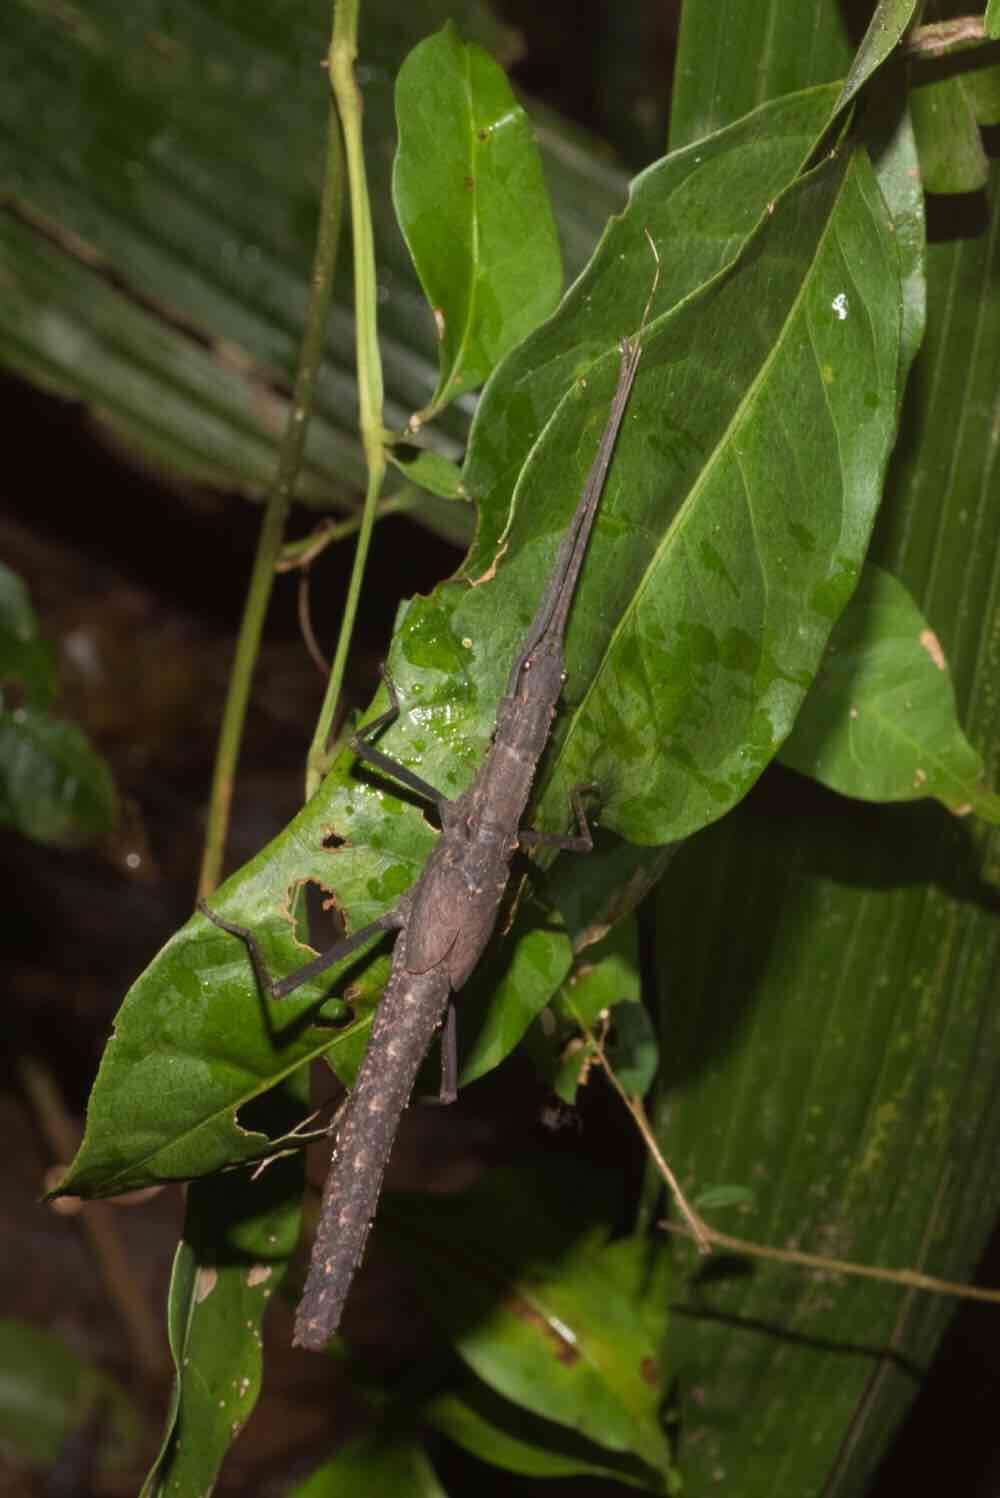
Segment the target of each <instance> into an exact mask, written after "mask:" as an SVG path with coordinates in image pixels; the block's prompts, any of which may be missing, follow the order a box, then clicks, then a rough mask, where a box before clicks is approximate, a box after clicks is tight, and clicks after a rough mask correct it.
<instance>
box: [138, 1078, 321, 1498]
mask: <svg viewBox="0 0 1000 1498" xmlns="http://www.w3.org/2000/svg"><path fill="white" fill-rule="evenodd" d="M303 1091H304V1085H302V1084H297V1085H296V1089H295V1092H296V1094H297V1095H295V1096H294V1101H295V1102H297V1103H298V1104H300V1105H301V1103H302V1102H303V1097H302V1093H303ZM291 1100H292V1096H291V1095H289V1096H286V1098H285V1099H284V1107H285V1110H286V1111H287V1104H288V1102H289V1101H291ZM282 1106H283V1104H282V1100H281V1099H280V1098H279V1099H278V1101H277V1102H272V1103H270V1104H269V1107H270V1108H272V1109H273V1108H275V1107H277V1108H278V1109H281V1108H282ZM302 1186H303V1168H302V1160H301V1156H296V1157H295V1158H285V1159H281V1160H277V1161H275V1162H273V1163H271V1164H270V1165H269V1166H268V1167H267V1169H266V1170H264V1171H263V1173H261V1174H257V1175H250V1174H248V1173H247V1172H245V1171H240V1172H235V1171H234V1172H231V1173H229V1174H226V1175H223V1176H220V1177H218V1178H217V1179H213V1180H209V1181H200V1182H196V1183H195V1184H194V1185H193V1186H191V1187H190V1189H189V1191H188V1199H187V1211H186V1215H185V1223H184V1236H183V1238H182V1239H181V1242H180V1244H179V1246H178V1249H177V1254H176V1257H175V1259H174V1269H173V1275H172V1277H171V1281H170V1292H169V1298H168V1304H167V1325H168V1331H169V1336H170V1350H171V1353H172V1354H173V1359H174V1366H175V1368H176V1370H177V1371H176V1375H175V1381H174V1390H173V1395H172V1398H171V1403H170V1409H169V1411H168V1415H167V1423H166V1431H165V1433H164V1438H163V1445H162V1447H161V1450H160V1453H159V1455H158V1457H157V1459H156V1462H155V1463H154V1465H153V1468H152V1470H151V1471H150V1473H149V1476H148V1477H147V1479H146V1482H145V1483H144V1485H143V1489H142V1498H156V1495H160V1494H162V1495H164V1498H166V1495H167V1494H169V1495H170V1498H175V1495H176V1498H200V1495H202V1494H206V1493H209V1492H211V1490H212V1487H213V1485H214V1483H215V1479H216V1477H217V1475H218V1472H219V1468H220V1467H221V1465H222V1461H223V1459H224V1457H225V1455H226V1452H227V1451H228V1450H229V1447H230V1446H231V1445H232V1443H233V1441H234V1440H235V1439H236V1436H237V1435H238V1434H239V1432H240V1430H241V1429H242V1427H243V1425H244V1424H245V1422H246V1421H247V1419H248V1418H249V1416H250V1414H251V1412H252V1410H253V1408H254V1406H255V1404H256V1403H257V1397H258V1395H259V1393H260V1384H261V1373H262V1362H263V1358H262V1343H261V1324H262V1322H263V1318H264V1315H265V1312H266V1311H267V1307H268V1302H269V1300H270V1298H271V1296H272V1295H273V1293H274V1291H275V1290H276V1289H278V1287H279V1286H280V1284H281V1280H282V1277H283V1275H284V1272H285V1269H286V1268H287V1264H288V1260H289V1258H290V1256H291V1254H292V1252H293V1251H294V1248H295V1244H296V1241H297V1239H298V1233H299V1214H300V1207H301V1200H302Z"/></svg>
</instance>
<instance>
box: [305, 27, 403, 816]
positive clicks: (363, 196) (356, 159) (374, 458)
mask: <svg viewBox="0 0 1000 1498" xmlns="http://www.w3.org/2000/svg"><path fill="white" fill-rule="evenodd" d="M359 8H360V5H359V0H338V3H337V5H336V9H335V12H334V23H333V39H332V41H331V43H330V53H329V66H330V81H331V84H332V85H333V93H334V98H335V99H336V101H337V109H338V111H339V114H340V124H341V129H342V131H343V137H344V155H345V159H346V163H347V182H348V191H349V195H350V200H351V235H352V244H353V252H354V320H355V337H356V343H357V367H358V416H359V426H360V429H361V441H362V445H363V447H364V452H365V461H366V464H367V467H368V484H367V489H366V492H365V502H364V507H363V509H362V512H361V525H360V528H359V530H358V542H357V546H356V548H355V552H354V566H353V568H352V569H351V578H350V582H349V584H348V589H347V599H346V602H345V605H344V611H343V615H342V617H341V623H340V634H339V636H338V639H337V647H336V650H335V651H334V656H333V665H332V667H331V669H330V678H329V681H328V682H327V689H326V695H325V697H324V699H323V706H322V708H321V709H320V714H319V718H318V719H317V722H316V732H315V734H314V735H313V741H312V744H311V746H310V749H309V758H308V762H307V767H306V795H307V797H308V796H311V795H312V793H313V792H314V791H315V789H316V787H317V786H318V784H319V782H320V779H321V778H322V776H323V774H324V773H325V771H326V764H327V744H328V742H329V738H330V732H331V728H332V725H333V719H334V713H335V712H336V709H337V703H338V701H339V700H340V693H341V688H342V686H343V679H344V668H345V665H346V663H347V652H348V650H349V648H350V644H351V636H352V634H353V632H354V620H355V617H356V615H357V610H358V600H359V599H360V597H361V584H362V581H363V578H364V573H365V564H366V562H367V560H368V549H369V545H370V543H371V537H372V530H373V529H374V526H375V518H376V512H377V506H378V497H379V493H380V492H381V488H382V481H383V479H384V477H385V468H386V457H385V441H384V429H383V425H382V361H381V358H380V356H379V350H378V330H377V311H376V309H377V296H376V291H377V287H376V280H375V244H374V236H373V234H372V218H371V206H370V204H369V199H368V182H367V178H366V176H365V162H364V152H363V149H362V133H361V94H360V91H359V89H358V85H357V82H356V80H355V77H354V63H355V60H356V58H357V55H358V11H359Z"/></svg>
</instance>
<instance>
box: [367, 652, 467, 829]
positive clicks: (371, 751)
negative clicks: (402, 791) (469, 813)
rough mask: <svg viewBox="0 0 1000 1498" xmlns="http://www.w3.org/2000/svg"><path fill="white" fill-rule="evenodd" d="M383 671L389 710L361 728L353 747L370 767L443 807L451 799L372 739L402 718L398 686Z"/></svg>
mask: <svg viewBox="0 0 1000 1498" xmlns="http://www.w3.org/2000/svg"><path fill="white" fill-rule="evenodd" d="M381 671H382V680H383V681H384V682H385V687H386V691H387V692H388V693H389V707H388V709H387V710H386V711H385V712H384V713H380V714H379V716H378V717H377V718H373V719H372V721H371V722H370V723H366V724H365V726H364V728H359V729H358V731H357V733H356V734H354V735H353V737H352V738H351V748H352V749H353V750H354V752H355V754H356V755H357V756H358V758H359V759H363V760H364V761H365V762H366V764H369V765H374V766H375V767H376V769H378V770H382V771H384V773H385V774H386V775H391V776H392V778H393V779H394V780H398V781H400V783H401V784H402V785H408V786H409V787H410V790H411V791H416V792H417V793H418V795H421V796H425V797H426V798H427V800H428V801H433V803H434V805H435V806H441V805H443V804H445V803H446V802H447V799H448V798H447V796H443V795H442V794H441V792H440V791H439V790H435V788H434V786H432V785H431V784H430V782H429V781H427V780H423V779H422V778H421V777H420V776H419V775H414V773H413V771H412V770H408V769H407V768H406V766H405V765H401V764H400V763H399V760H398V759H393V758H392V757H391V755H388V754H383V753H382V751H381V749H375V748H373V747H372V744H371V742H370V740H371V739H375V738H378V736H379V734H380V733H381V732H382V730H383V729H384V728H388V727H389V725H390V724H391V723H395V721H396V719H397V718H398V717H399V697H398V696H397V694H396V687H395V683H394V682H393V679H392V677H391V676H390V675H389V673H388V671H387V670H386V669H385V667H384V666H383V667H382V668H381Z"/></svg>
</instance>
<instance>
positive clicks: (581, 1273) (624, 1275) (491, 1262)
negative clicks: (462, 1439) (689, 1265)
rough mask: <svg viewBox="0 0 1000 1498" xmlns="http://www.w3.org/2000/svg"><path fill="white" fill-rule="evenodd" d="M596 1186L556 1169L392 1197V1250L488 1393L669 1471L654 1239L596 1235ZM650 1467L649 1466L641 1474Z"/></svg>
mask: <svg viewBox="0 0 1000 1498" xmlns="http://www.w3.org/2000/svg"><path fill="white" fill-rule="evenodd" d="M608 1194H609V1192H608V1183H605V1182H603V1181H602V1180H601V1179H600V1177H599V1176H595V1174H594V1173H593V1172H592V1171H591V1172H588V1173H587V1174H586V1175H585V1176H584V1175H583V1174H582V1173H581V1172H579V1171H576V1170H569V1169H568V1168H567V1166H566V1164H565V1162H564V1163H562V1164H561V1165H560V1166H559V1167H558V1169H556V1170H552V1171H549V1172H544V1173H538V1174H537V1175H529V1174H526V1173H523V1172H512V1171H506V1170H493V1171H491V1172H490V1175H489V1177H488V1178H487V1179H486V1180H484V1181H482V1182H480V1183H479V1184H478V1185H477V1186H475V1187H474V1188H473V1189H472V1190H471V1191H469V1192H466V1193H464V1195H463V1196H462V1197H460V1198H449V1199H441V1200H438V1201H436V1202H435V1210H434V1214H433V1217H428V1214H427V1208H426V1203H425V1202H424V1201H423V1200H420V1201H417V1200H408V1199H407V1198H402V1197H395V1198H393V1199H392V1202H391V1225H392V1234H391V1244H392V1248H393V1251H394V1252H398V1253H402V1254H405V1255H406V1256H407V1258H408V1259H409V1260H411V1261H414V1262H416V1264H417V1265H418V1266H419V1268H420V1270H421V1288H422V1293H423V1294H424V1296H425V1298H426V1301H427V1304H428V1306H429V1308H430V1310H431V1312H432V1314H433V1315H434V1317H435V1319H436V1320H438V1321H439V1322H440V1323H441V1324H442V1325H443V1326H444V1327H445V1329H446V1330H447V1332H448V1333H449V1336H450V1337H451V1339H452V1341H453V1343H454V1346H455V1349H456V1351H457V1352H458V1354H459V1356H460V1357H461V1358H462V1360H463V1361H464V1362H465V1363H466V1364H467V1365H468V1366H469V1367H470V1368H471V1369H472V1371H473V1372H474V1373H475V1375H476V1376H477V1378H479V1379H481V1380H482V1381H483V1383H485V1384H486V1385H487V1386H488V1387H489V1388H490V1389H492V1390H493V1391H494V1393H496V1394H500V1395H502V1396H503V1398H505V1399H507V1400H510V1401H512V1402H513V1403H514V1404H515V1405H519V1406H522V1407H523V1408H524V1409H526V1410H529V1411H530V1412H531V1413H532V1414H533V1415H535V1416H539V1417H541V1418H543V1419H545V1420H548V1421H554V1422H556V1423H557V1424H559V1425H563V1426H566V1427H568V1428H569V1429H571V1430H573V1431H575V1432H577V1433H578V1434H579V1435H581V1436H583V1437H585V1438H586V1439H587V1440H588V1441H591V1442H593V1443H595V1444H596V1445H598V1446H600V1447H603V1448H605V1449H606V1450H608V1451H613V1452H620V1453H628V1454H630V1455H631V1456H632V1457H633V1458H636V1459H638V1460H639V1461H641V1462H643V1463H645V1465H646V1466H647V1467H649V1468H651V1469H652V1471H653V1472H654V1473H658V1474H659V1488H658V1490H660V1491H664V1490H666V1486H667V1483H668V1480H669V1478H670V1476H671V1474H672V1472H673V1460H672V1457H671V1453H670V1447H669V1444H668V1442H667V1439H666V1436H665V1434H664V1431H663V1428H662V1425H661V1405H662V1403H663V1399H664V1395H665V1386H664V1385H663V1384H662V1382H661V1378H660V1370H659V1364H658V1362H657V1357H656V1349H657V1348H658V1347H659V1345H660V1341H661V1339H662V1337H663V1333H664V1327H665V1323H666V1317H667V1302H668V1296H669V1290H668V1286H667V1281H666V1277H665V1262H666V1255H665V1253H664V1252H663V1251H662V1246H658V1245H656V1244H650V1243H647V1242H644V1241H642V1240H640V1239H638V1238H629V1239H622V1240H619V1241H618V1242H615V1243H608V1242H607V1228H606V1227H596V1228H594V1227H590V1228H588V1227H587V1226H586V1223H587V1217H588V1216H590V1218H591V1220H594V1219H599V1218H600V1217H601V1216H603V1214H602V1211H601V1209H602V1207H606V1208H607V1210H608V1211H609V1212H610V1210H611V1208H610V1202H609V1201H606V1200H605V1198H607V1197H608ZM651 1475H652V1474H651Z"/></svg>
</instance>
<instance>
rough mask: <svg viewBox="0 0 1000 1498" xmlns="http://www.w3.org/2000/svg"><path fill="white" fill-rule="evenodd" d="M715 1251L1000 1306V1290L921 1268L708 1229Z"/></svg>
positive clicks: (672, 1228)
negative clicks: (835, 1256)
mask: <svg viewBox="0 0 1000 1498" xmlns="http://www.w3.org/2000/svg"><path fill="white" fill-rule="evenodd" d="M660 1226H661V1227H662V1228H663V1229H664V1230H665V1231H666V1232H668V1233H676V1234H677V1235H678V1236H680V1237H683V1238H689V1237H691V1236H692V1234H691V1233H690V1231H689V1229H688V1228H686V1227H684V1226H682V1224H681V1223H679V1222H661V1223H660ZM707 1232H708V1236H709V1239H710V1240H711V1243H712V1246H713V1248H723V1249H726V1250H728V1252H729V1253H733V1254H739V1255H740V1256H741V1257H744V1258H748V1259H774V1260H776V1261H777V1262H778V1263H780V1264H798V1265H799V1266H800V1268H802V1269H821V1270H823V1271H825V1272H826V1273H827V1274H851V1275H854V1276H855V1277H856V1278H858V1279H866V1280H884V1281H887V1282H888V1283H890V1284H893V1285H905V1286H906V1287H907V1289H910V1290H924V1291H926V1293H927V1294H928V1295H954V1296H957V1297H958V1298H959V1299H961V1300H986V1301H990V1302H991V1303H992V1304H993V1305H1000V1290H983V1289H981V1288H980V1287H979V1286H978V1285H963V1284H961V1283H959V1282H958V1281H957V1280H940V1279H938V1278H937V1276H936V1275H933V1274H923V1273H922V1272H921V1271H920V1270H919V1269H880V1268H879V1267H878V1266H877V1265H875V1264H858V1263H855V1261H854V1260H853V1259H831V1258H828V1257H827V1255H826V1254H807V1253H803V1252H802V1251H801V1250H800V1249H797V1248H771V1247H770V1246H769V1245H768V1244H765V1243H753V1242H751V1241H750V1240H749V1239H747V1238H733V1237H730V1235H729V1234H728V1233H720V1232H717V1231H716V1229H715V1228H708V1229H707Z"/></svg>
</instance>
